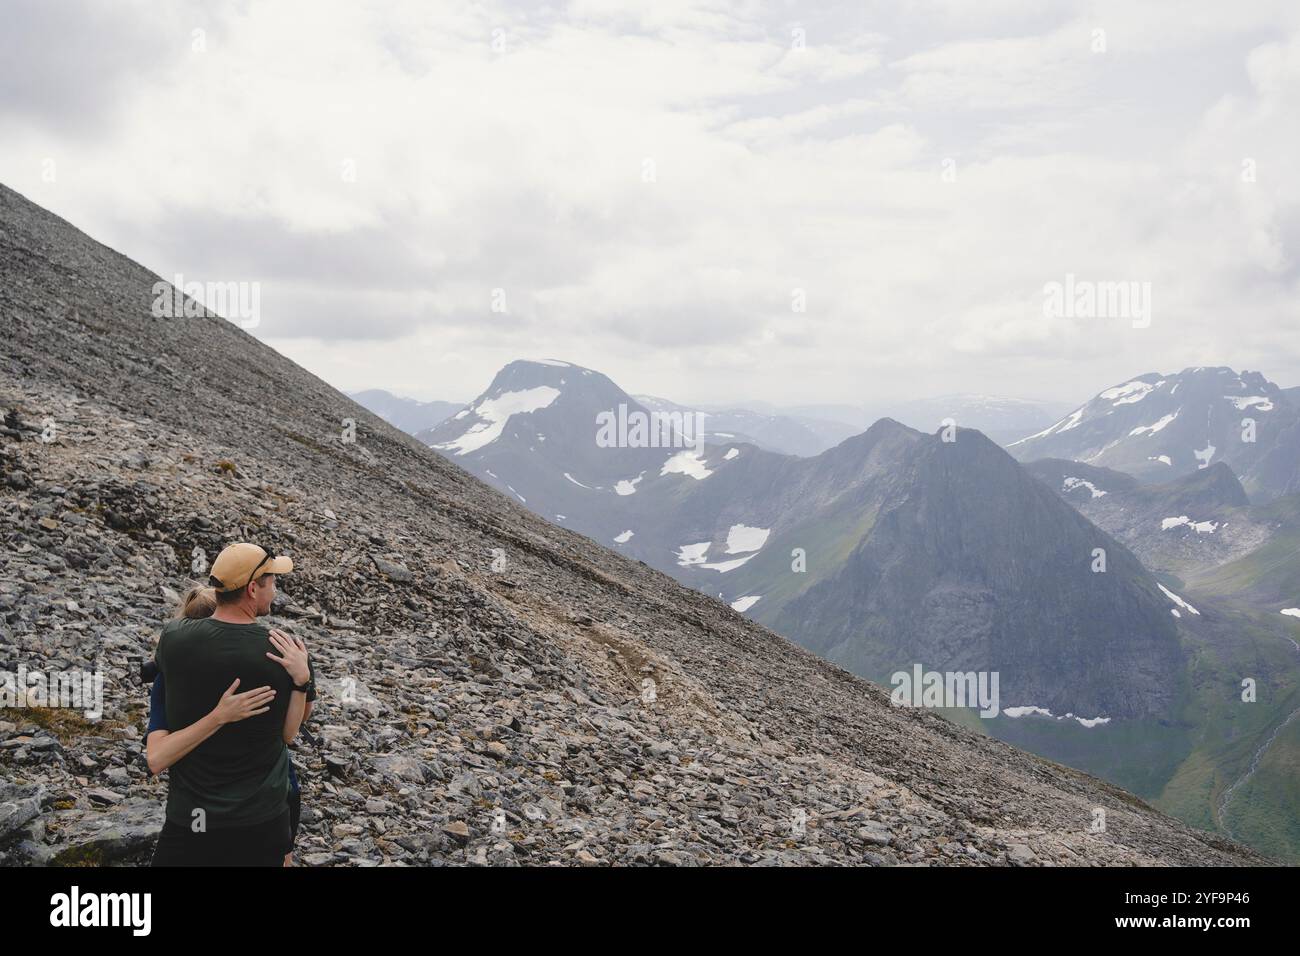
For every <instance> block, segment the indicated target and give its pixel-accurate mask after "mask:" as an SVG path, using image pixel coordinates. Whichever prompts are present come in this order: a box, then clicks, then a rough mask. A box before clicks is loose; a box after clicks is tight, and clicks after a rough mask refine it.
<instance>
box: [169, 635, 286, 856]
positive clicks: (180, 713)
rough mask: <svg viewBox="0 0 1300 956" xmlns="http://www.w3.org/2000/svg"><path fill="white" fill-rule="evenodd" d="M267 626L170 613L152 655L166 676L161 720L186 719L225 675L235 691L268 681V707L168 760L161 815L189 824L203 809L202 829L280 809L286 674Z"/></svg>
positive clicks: (204, 707)
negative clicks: (172, 617)
mask: <svg viewBox="0 0 1300 956" xmlns="http://www.w3.org/2000/svg"><path fill="white" fill-rule="evenodd" d="M268 651H270V652H271V653H274V654H276V655H277V656H278V655H279V651H277V650H276V648H275V645H274V644H272V643H271V641H270V633H269V631H268V630H267V629H266V628H265V627H263V626H262V625H260V624H227V623H226V622H224V621H214V620H213V619H211V618H201V619H197V620H189V619H182V620H177V621H170V622H169V623H168V624H167V625H166V626H165V627H164V628H163V631H162V636H161V637H160V638H159V640H158V650H157V652H156V653H155V659H156V660H157V662H158V669H159V670H160V671H161V672H162V675H163V679H164V680H165V681H166V682H167V726H169V727H171V728H173V729H180V728H183V727H188V726H189V725H190V724H192V723H194V722H195V721H197V720H199V719H200V718H201V717H203V716H204V715H205V714H207V713H208V712H209V711H211V710H212V708H213V707H215V706H216V705H217V701H218V700H220V699H221V695H222V694H224V693H225V692H226V688H228V687H229V686H230V684H231V682H232V681H234V679H235V678H236V677H238V678H239V687H237V688H236V689H235V693H237V694H242V693H244V692H245V691H250V690H253V689H254V688H257V687H262V686H264V685H267V686H270V687H273V688H275V690H276V695H275V699H274V700H273V701H272V702H271V704H270V710H268V711H267V712H266V713H265V714H258V715H257V716H255V717H249V718H246V719H245V720H240V721H237V722H235V723H233V724H226V725H225V726H223V727H222V728H221V729H220V730H218V731H217V732H216V733H215V734H213V735H212V736H211V737H209V738H208V739H207V740H205V741H203V743H201V744H199V745H198V746H197V747H195V748H194V749H193V750H191V751H190V752H189V753H188V754H186V755H185V756H184V757H182V758H181V759H180V760H178V761H176V763H174V764H172V766H171V768H170V777H169V781H168V789H167V819H168V820H170V821H172V822H173V823H176V824H179V825H180V826H184V827H186V828H190V826H191V823H192V821H193V819H194V816H193V811H194V810H195V809H196V808H202V809H203V810H204V811H205V816H206V826H207V829H209V830H222V829H228V828H230V827H243V826H253V825H255V824H258V823H265V822H267V821H268V820H273V819H275V817H277V816H279V815H280V814H281V813H283V812H284V811H285V809H286V808H287V806H288V794H289V749H288V748H287V747H286V746H285V744H284V717H285V713H286V712H287V711H288V709H289V698H290V696H291V693H292V690H293V681H292V679H291V678H290V677H289V672H288V671H286V670H285V669H284V668H283V667H282V666H281V665H280V664H277V663H276V662H275V661H273V660H271V659H270V658H269V657H267V656H266V654H267V652H268Z"/></svg>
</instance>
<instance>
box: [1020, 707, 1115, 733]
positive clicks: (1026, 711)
mask: <svg viewBox="0 0 1300 956" xmlns="http://www.w3.org/2000/svg"><path fill="white" fill-rule="evenodd" d="M1002 713H1004V714H1006V715H1007V716H1008V717H1030V716H1033V715H1035V714H1037V715H1038V716H1040V717H1051V718H1052V719H1053V720H1076V721H1078V722H1079V724H1080V725H1081V726H1084V727H1087V728H1089V729H1092V728H1093V727H1096V726H1098V725H1100V724H1109V723H1110V718H1109V717H1078V716H1076V715H1074V714H1073V713H1070V714H1062V715H1061V716H1059V717H1057V716H1056V715H1055V714H1053V713H1052V712H1051V711H1050V710H1048V709H1047V708H1046V707H1035V706H1033V705H1032V704H1029V705H1026V706H1024V707H1004V708H1002Z"/></svg>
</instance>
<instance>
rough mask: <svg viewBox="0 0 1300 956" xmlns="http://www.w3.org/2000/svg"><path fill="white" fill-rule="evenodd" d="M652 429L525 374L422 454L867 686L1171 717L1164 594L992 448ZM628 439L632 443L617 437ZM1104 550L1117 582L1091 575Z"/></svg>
mask: <svg viewBox="0 0 1300 956" xmlns="http://www.w3.org/2000/svg"><path fill="white" fill-rule="evenodd" d="M649 412H650V410H649V409H647V408H645V406H644V405H642V404H641V403H640V402H638V401H637V400H636V399H634V398H632V397H631V396H629V395H628V394H627V393H625V392H623V391H622V390H621V389H619V388H618V386H617V385H615V384H614V383H613V382H612V381H610V380H609V379H608V378H607V377H605V376H604V375H601V374H600V373H599V372H595V371H593V370H591V369H584V368H581V367H578V366H575V365H569V364H566V363H560V362H554V361H548V362H544V363H543V362H523V361H520V362H513V363H511V364H510V365H508V366H506V367H505V368H504V369H502V370H501V372H500V373H498V375H497V376H496V378H495V379H494V380H493V382H492V384H491V385H490V387H489V388H488V389H487V391H485V392H484V393H483V395H481V396H480V397H479V398H478V399H476V400H475V401H474V402H472V403H471V404H470V405H469V406H467V407H466V408H465V409H464V410H463V411H462V412H460V413H458V415H457V416H455V417H453V418H452V419H449V420H448V421H446V422H443V423H442V424H441V425H439V426H438V427H437V428H436V429H434V430H433V431H432V432H430V433H428V434H426V435H424V436H422V437H423V439H424V440H425V441H426V442H427V443H428V444H430V445H431V446H432V447H433V448H435V449H436V450H438V451H439V452H440V453H442V454H443V455H445V456H446V457H448V458H449V459H450V460H452V461H454V462H456V463H457V464H459V465H461V466H462V467H464V468H466V469H468V470H470V471H471V472H472V473H474V474H476V475H478V476H479V477H481V478H483V479H484V480H485V481H487V482H489V483H491V484H493V485H494V486H495V487H497V488H498V489H499V490H501V491H503V492H504V493H506V494H509V495H512V496H514V497H515V498H516V499H517V500H519V501H521V502H523V503H524V504H526V505H527V506H528V507H530V508H532V509H533V510H535V511H537V512H538V513H540V514H542V515H544V516H545V517H546V518H548V519H550V520H552V521H555V522H556V523H558V524H562V525H564V526H566V527H569V528H572V529H574V530H576V531H579V532H581V533H583V534H585V535H587V536H589V537H591V538H593V539H594V540H596V541H598V542H600V543H601V544H603V545H606V546H613V547H616V548H617V549H618V550H619V551H621V552H623V553H625V554H627V555H628V556H630V557H633V558H637V559H639V560H641V561H644V562H645V563H646V564H648V565H650V566H652V567H655V568H658V569H659V570H662V571H664V572H666V573H668V574H671V575H673V576H674V577H676V578H677V579H678V580H680V581H682V582H684V583H687V584H690V585H692V586H694V587H696V588H698V589H700V590H702V591H705V592H707V593H710V594H714V595H717V596H719V597H721V598H722V599H723V600H725V601H727V602H728V603H730V604H732V606H733V607H734V608H736V609H737V610H740V611H742V612H743V613H745V614H747V616H750V617H753V618H755V619H756V620H759V621H761V622H762V623H766V624H769V625H770V626H772V627H773V628H774V629H776V630H778V631H780V632H781V633H784V634H786V635H787V636H789V637H791V638H793V639H794V640H796V641H798V642H800V643H802V644H804V645H805V646H808V647H810V648H812V649H814V650H817V651H818V652H819V653H821V654H822V655H823V656H825V657H827V658H828V659H830V660H832V661H835V662H837V663H840V664H842V665H843V666H845V667H847V668H849V669H851V670H854V671H856V672H857V673H860V674H863V675H865V676H869V677H873V678H876V679H887V677H888V674H889V673H891V672H892V671H893V670H897V669H901V668H906V667H910V666H911V664H912V663H913V662H915V661H924V662H926V666H927V667H928V666H934V667H938V668H941V669H944V668H947V669H953V670H987V671H992V670H999V671H1000V672H1001V674H1002V687H1003V691H1002V693H1003V695H1004V698H1005V699H1007V700H1008V703H1009V704H1021V705H1033V706H1038V707H1043V708H1048V709H1051V710H1052V711H1053V712H1054V713H1075V714H1083V715H1086V716H1088V717H1090V718H1091V717H1098V716H1103V715H1109V716H1116V717H1140V716H1143V715H1152V714H1158V713H1165V712H1166V711H1167V708H1169V707H1171V706H1172V705H1173V696H1174V694H1175V692H1176V687H1175V685H1174V684H1172V683H1171V682H1169V681H1168V680H1166V679H1165V678H1164V676H1162V675H1166V674H1168V673H1169V672H1170V671H1171V670H1173V671H1177V670H1178V668H1179V666H1180V663H1179V661H1180V650H1179V646H1178V639H1177V633H1176V618H1175V617H1174V616H1173V615H1171V613H1170V611H1171V608H1172V605H1171V604H1170V601H1169V599H1168V598H1166V597H1165V595H1164V594H1163V593H1162V592H1161V591H1160V590H1159V587H1158V585H1157V584H1156V582H1155V580H1154V579H1153V578H1152V577H1151V576H1150V574H1149V573H1148V572H1147V571H1146V570H1145V569H1143V568H1142V566H1141V565H1140V564H1139V563H1138V561H1137V560H1136V559H1135V558H1134V557H1133V556H1132V555H1131V554H1130V553H1129V552H1128V551H1127V549H1125V548H1124V547H1123V545H1121V544H1120V543H1119V542H1117V541H1114V540H1113V539H1112V538H1110V537H1109V536H1108V535H1106V534H1105V533H1104V532H1102V531H1101V530H1099V529H1098V528H1096V527H1095V526H1093V525H1092V524H1090V523H1089V522H1088V521H1087V520H1086V519H1085V518H1083V517H1082V516H1081V515H1079V514H1078V513H1077V512H1075V510H1074V509H1073V508H1072V507H1070V506H1069V505H1068V504H1067V503H1066V502H1064V501H1062V500H1061V499H1060V498H1059V497H1057V496H1056V495H1055V494H1054V493H1053V492H1052V491H1051V490H1050V489H1048V488H1046V487H1044V486H1043V485H1042V484H1041V483H1040V482H1038V481H1037V480H1035V479H1034V478H1032V477H1031V476H1029V475H1028V474H1026V473H1025V472H1024V471H1023V469H1021V467H1020V466H1019V465H1017V464H1016V462H1015V461H1014V460H1013V459H1012V458H1011V457H1010V456H1009V455H1007V454H1006V453H1005V452H1004V451H1002V450H1001V449H1000V448H998V447H997V446H996V445H995V444H994V443H993V442H991V441H989V440H988V439H987V438H985V437H984V436H983V435H982V434H980V433H979V432H975V431H969V430H964V429H959V430H957V431H956V432H955V433H954V434H952V435H951V436H949V437H951V438H955V440H953V441H944V440H943V437H942V436H940V435H938V434H935V435H928V434H924V433H922V432H919V431H915V430H913V429H911V428H908V427H906V426H904V425H901V424H899V423H898V422H895V421H891V420H888V419H886V420H881V421H879V422H877V423H876V424H875V425H873V426H872V427H871V428H870V429H868V430H867V431H866V432H864V433H862V434H859V435H856V436H854V437H852V438H850V439H848V440H846V441H844V442H842V443H840V444H839V445H837V446H836V447H834V448H832V449H830V450H828V451H825V452H823V453H822V454H819V455H816V456H814V457H810V458H798V457H795V456H791V455H780V454H775V453H773V452H769V451H765V450H764V449H761V448H758V447H756V446H755V445H752V444H748V443H743V442H735V443H731V442H713V441H701V442H699V443H696V444H693V445H691V446H689V447H679V446H665V445H664V444H660V445H659V446H657V447H656V446H652V445H647V444H645V443H638V442H635V441H632V440H630V439H631V438H632V437H633V431H632V429H631V422H632V421H633V420H634V419H635V418H636V416H637V415H648V414H649ZM602 422H603V423H604V425H602ZM620 422H625V423H627V424H628V427H627V428H626V429H625V431H626V434H625V435H623V436H622V437H624V438H628V439H629V440H627V441H615V442H609V441H602V440H601V439H602V428H603V427H605V425H609V424H611V423H613V424H618V423H620ZM682 424H684V423H682ZM687 430H689V429H687ZM615 431H616V432H617V431H618V430H617V429H615ZM603 437H604V438H609V437H610V435H608V434H605V435H604V436H603ZM614 437H618V436H617V435H616V436H614ZM1098 548H1100V549H1104V550H1105V551H1106V552H1107V555H1108V568H1107V573H1105V574H1097V573H1093V571H1092V570H1090V563H1091V562H1092V561H1093V560H1094V552H1095V550H1096V549H1098Z"/></svg>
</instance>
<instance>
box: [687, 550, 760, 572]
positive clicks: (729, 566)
mask: <svg viewBox="0 0 1300 956" xmlns="http://www.w3.org/2000/svg"><path fill="white" fill-rule="evenodd" d="M757 554H758V552H757V551H756V552H754V554H747V555H745V556H744V557H743V558H736V559H734V560H732V561H715V562H713V563H712V564H702V565H700V567H702V568H708V569H709V570H710V571H717V572H718V573H719V574H726V573H727V572H728V571H734V570H735V569H736V568H738V567H740V566H741V565H742V564H744V563H745V562H746V561H748V560H749V559H750V558H752V557H754V556H755V555H757Z"/></svg>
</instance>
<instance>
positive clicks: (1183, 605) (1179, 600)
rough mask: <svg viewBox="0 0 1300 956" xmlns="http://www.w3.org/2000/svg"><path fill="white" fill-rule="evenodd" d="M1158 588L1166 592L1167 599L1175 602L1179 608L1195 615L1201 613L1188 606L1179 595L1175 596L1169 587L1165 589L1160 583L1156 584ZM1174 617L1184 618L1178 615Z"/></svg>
mask: <svg viewBox="0 0 1300 956" xmlns="http://www.w3.org/2000/svg"><path fill="white" fill-rule="evenodd" d="M1156 587H1158V588H1159V589H1160V590H1161V591H1164V592H1165V597H1167V598H1169V600H1171V601H1173V602H1174V603H1175V604H1177V605H1178V606H1179V607H1181V608H1182V609H1183V610H1185V611H1191V612H1192V613H1193V614H1198V615H1199V614H1200V613H1201V612H1200V611H1198V610H1196V608H1194V607H1192V606H1191V605H1190V604H1188V603H1187V602H1186V601H1184V600H1183V599H1182V598H1180V597H1179V596H1178V595H1177V594H1175V593H1174V592H1173V591H1171V590H1169V589H1168V588H1167V587H1165V586H1164V585H1163V584H1161V583H1159V582H1158V581H1157V582H1156ZM1174 616H1175V617H1182V615H1181V614H1176V615H1174Z"/></svg>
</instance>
